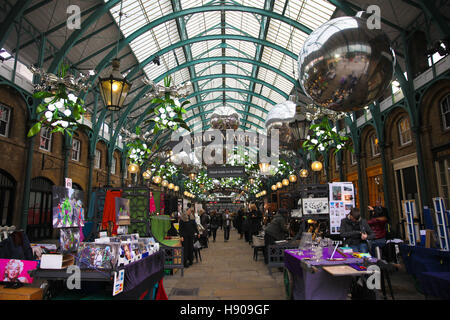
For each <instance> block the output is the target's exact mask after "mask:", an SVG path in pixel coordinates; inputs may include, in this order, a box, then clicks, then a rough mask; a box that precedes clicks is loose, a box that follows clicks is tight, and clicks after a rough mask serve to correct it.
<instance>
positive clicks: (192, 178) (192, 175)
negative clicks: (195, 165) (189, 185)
mask: <svg viewBox="0 0 450 320" xmlns="http://www.w3.org/2000/svg"><path fill="white" fill-rule="evenodd" d="M189 178H190V179H191V180H194V179H195V173H193V172H192V173H190V174H189Z"/></svg>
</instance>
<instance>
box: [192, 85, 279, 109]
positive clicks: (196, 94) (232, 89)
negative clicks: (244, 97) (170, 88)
mask: <svg viewBox="0 0 450 320" xmlns="http://www.w3.org/2000/svg"><path fill="white" fill-rule="evenodd" d="M221 91H226V92H238V93H246V94H249V95H252V96H255V97H257V98H260V99H261V100H264V101H266V102H268V103H270V104H272V105H276V102H275V101H272V100H271V99H269V98H267V97H265V96H263V95H261V94H259V93H255V92H253V91H249V90H246V89H240V88H229V87H225V88H223V87H219V88H211V89H205V90H201V91H198V92H194V93H192V94H190V95H189V96H187V97H186V99H189V98H193V97H195V96H198V95H201V94H204V93H211V92H221ZM263 109H264V108H263ZM264 110H265V109H264Z"/></svg>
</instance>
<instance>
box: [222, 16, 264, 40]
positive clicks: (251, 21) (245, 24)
mask: <svg viewBox="0 0 450 320" xmlns="http://www.w3.org/2000/svg"><path fill="white" fill-rule="evenodd" d="M225 22H226V23H228V24H230V25H232V26H233V27H235V28H237V29H239V30H242V31H243V32H245V33H247V34H250V35H251V36H253V37H255V38H258V36H259V29H260V23H259V21H258V20H257V19H256V17H255V16H254V15H253V14H252V13H245V12H237V11H230V12H227V13H226V16H225Z"/></svg>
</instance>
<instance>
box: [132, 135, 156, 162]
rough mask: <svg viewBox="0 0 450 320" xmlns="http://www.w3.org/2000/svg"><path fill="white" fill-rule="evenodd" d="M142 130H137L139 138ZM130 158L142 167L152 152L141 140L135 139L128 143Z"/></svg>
mask: <svg viewBox="0 0 450 320" xmlns="http://www.w3.org/2000/svg"><path fill="white" fill-rule="evenodd" d="M140 133H141V129H140V128H139V127H138V128H136V136H139V135H140ZM127 147H128V158H129V159H130V160H131V161H132V162H133V163H136V164H138V165H142V164H143V163H144V162H145V161H146V160H147V159H148V158H149V157H150V155H151V153H152V150H151V149H150V148H149V147H148V146H147V144H146V143H145V141H142V140H141V139H139V138H137V139H133V140H131V141H130V142H128V143H127Z"/></svg>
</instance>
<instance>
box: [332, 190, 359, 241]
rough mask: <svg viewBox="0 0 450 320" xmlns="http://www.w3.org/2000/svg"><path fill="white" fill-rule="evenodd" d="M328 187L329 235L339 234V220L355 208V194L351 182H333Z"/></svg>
mask: <svg viewBox="0 0 450 320" xmlns="http://www.w3.org/2000/svg"><path fill="white" fill-rule="evenodd" d="M329 187H330V201H329V202H330V206H329V213H330V233H331V234H339V233H340V232H341V230H340V228H341V220H342V219H344V218H345V217H346V216H347V214H349V213H350V210H351V209H352V208H353V207H355V192H354V187H353V183H351V182H333V183H330V184H329Z"/></svg>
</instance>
